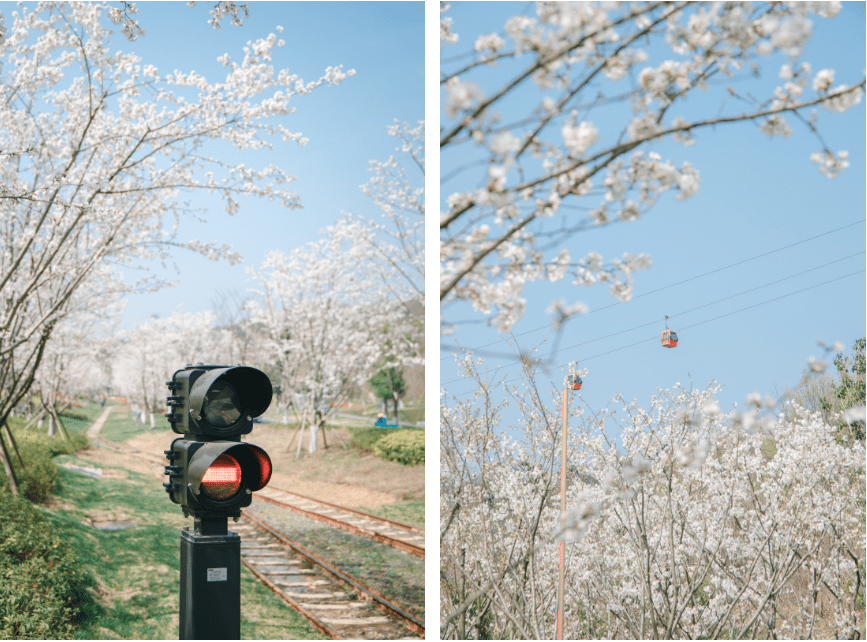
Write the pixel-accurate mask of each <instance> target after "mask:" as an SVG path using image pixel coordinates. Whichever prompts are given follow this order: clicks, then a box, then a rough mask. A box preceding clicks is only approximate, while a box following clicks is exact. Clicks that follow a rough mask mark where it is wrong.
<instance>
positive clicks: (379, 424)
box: [373, 417, 400, 428]
mask: <svg viewBox="0 0 867 642" xmlns="http://www.w3.org/2000/svg"><path fill="white" fill-rule="evenodd" d="M373 425H374V426H375V427H376V428H399V427H400V426H399V425H398V424H389V423H388V422H387V420H386V418H385V417H380V418H379V419H377V420H376V423H375V424H373Z"/></svg>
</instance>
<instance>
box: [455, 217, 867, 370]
mask: <svg viewBox="0 0 867 642" xmlns="http://www.w3.org/2000/svg"><path fill="white" fill-rule="evenodd" d="M865 220H867V219H863V218H862V219H861V220H859V221H855V222H854V223H849V224H848V225H844V226H843V227H838V228H836V229H834V230H829V231H827V232H822V233H821V234H817V235H816V236H811V237H810V238H807V239H803V240H801V241H796V242H795V243H792V244H790V245H785V246H783V247H779V248H777V249H776V250H770V251H768V252H764V253H763V254H757V255H756V256H752V257H750V258H748V259H743V260H742V261H738V262H736V263H732V264H731V265H726V266H725V267H721V268H716V269H715V270H711V271H710V272H705V273H704V274H699V275H697V276H693V277H690V278H688V279H684V280H683V281H678V282H677V283H672V284H670V285H665V286H663V287H661V288H657V289H656V290H651V291H650V292H645V293H643V294H639V295H637V296H634V297H632V299H631V300H632V301H634V300H635V299H640V298H641V297H644V296H649V295H651V294H656V293H657V292H662V291H663V290H667V289H669V288H673V287H675V286H678V285H683V284H684V283H689V282H690V281H695V280H696V279H701V278H704V277H706V276H710V275H711V274H716V273H717V272H722V271H723V270H728V269H729V268H733V267H737V266H738V265H743V264H744V263H749V262H750V261H755V260H756V259H760V258H762V257H765V256H769V255H771V254H775V253H777V252H782V251H783V250H788V249H789V248H792V247H795V246H797V245H801V244H803V243H807V242H809V241H813V240H815V239H817V238H821V237H823V236H827V235H828V234H833V233H834V232H839V231H840V230H845V229H846V228H849V227H852V226H854V225H858V224H860V223H863V222H864V221H865ZM617 305H622V303H621V302H620V301H616V302H614V303H611V304H609V305H606V306H603V307H601V308H596V309H595V310H591V311H590V312H588V313H587V314H582V315H581V316H588V315H590V314H593V313H594V312H601V311H602V310H607V309H608V308H613V307H614V306H617ZM549 326H550V324H547V323H546V324H545V325H542V326H539V327H538V328H533V329H532V330H527V331H525V332H522V333H521V334H515V335H512V337H513V338H517V337H523V336H524V335H527V334H531V333H533V332H538V331H539V330H544V329H546V328H548V327H549ZM503 341H505V339H497V340H496V341H493V342H491V343H486V344H485V345H482V346H477V347H475V348H472V350H473V351H475V350H481V349H482V348H487V347H490V346H492V345H496V344H497V343H502V342H503ZM579 345H580V344H579ZM447 349H452V347H451V346H444V345H441V346H440V350H447ZM449 356H450V355H447V356H445V357H440V361H445V360H446V359H448V358H449Z"/></svg>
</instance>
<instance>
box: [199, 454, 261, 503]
mask: <svg viewBox="0 0 867 642" xmlns="http://www.w3.org/2000/svg"><path fill="white" fill-rule="evenodd" d="M266 457H267V455H266ZM269 465H270V461H269ZM269 474H270V471H269ZM240 487H241V465H240V464H239V463H238V461H237V460H236V459H235V458H234V457H232V456H230V455H225V454H223V455H220V456H219V457H217V458H216V459H215V460H214V463H213V464H211V465H210V466H209V467H208V470H206V471H205V475H204V477H202V489H203V490H204V491H205V492H206V493H207V494H208V495H210V496H211V497H213V498H214V499H228V498H229V497H232V496H233V495H234V494H235V493H237V492H238V489H239V488H240Z"/></svg>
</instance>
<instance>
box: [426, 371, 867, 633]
mask: <svg viewBox="0 0 867 642" xmlns="http://www.w3.org/2000/svg"><path fill="white" fill-rule="evenodd" d="M462 366H463V368H464V374H465V376H467V377H469V378H471V379H473V380H474V381H475V382H476V384H477V387H478V390H477V392H476V393H475V396H474V397H473V398H472V399H470V400H467V401H463V402H453V403H451V402H449V400H447V399H446V398H445V396H443V399H442V403H441V417H442V428H441V450H442V464H441V489H440V493H441V508H440V515H441V520H442V522H441V536H440V550H441V560H442V562H441V564H442V569H441V591H442V598H441V630H440V635H441V637H442V638H443V639H446V638H454V639H472V638H490V639H514V638H533V639H550V638H551V637H553V636H554V634H555V627H556V613H557V577H558V575H557V574H558V542H559V541H560V540H565V541H566V542H568V544H567V547H566V559H565V564H566V583H565V585H566V595H565V618H564V628H563V639H582V638H607V639H624V638H635V639H662V638H666V639H670V638H689V639H704V638H720V637H722V638H731V639H740V638H743V637H752V638H755V637H759V638H764V639H771V638H788V639H792V638H819V639H821V638H825V639H829V638H831V639H852V638H853V637H857V636H858V635H859V630H860V631H863V626H864V560H865V558H864V550H865V524H864V517H863V507H864V484H865V476H864V474H865V473H864V460H865V450H864V444H863V443H862V442H860V441H857V440H856V441H855V442H854V443H850V444H842V443H840V440H838V439H837V438H836V428H835V426H834V425H833V423H830V424H829V423H826V422H825V421H824V420H823V418H822V415H821V414H820V413H818V412H809V411H807V410H805V409H803V408H800V407H797V406H794V405H793V406H790V407H788V408H787V409H785V410H784V412H782V413H780V414H779V415H778V416H776V417H775V416H774V414H773V412H772V409H773V405H774V404H773V402H771V401H770V398H766V399H765V400H762V398H761V396H760V395H758V394H752V395H749V397H748V399H747V403H746V405H745V409H744V410H738V409H735V410H734V411H732V412H730V413H728V414H724V413H722V412H721V411H720V408H719V404H718V403H717V402H716V400H715V399H714V395H715V393H716V392H717V391H718V390H719V386H717V385H715V384H713V383H712V384H711V385H710V386H709V387H708V389H707V390H704V391H699V390H693V389H686V388H684V387H683V386H681V385H680V384H675V385H674V386H673V387H672V389H670V390H662V391H660V392H659V394H658V395H657V396H656V397H654V398H653V399H652V401H651V405H650V408H649V409H645V408H644V407H638V404H637V403H636V402H635V401H632V402H626V401H625V400H624V399H622V398H617V399H615V403H616V404H618V405H619V406H620V408H617V409H615V408H612V407H611V406H609V407H608V408H605V409H602V410H601V411H598V412H590V411H589V409H588V408H586V407H575V406H577V405H578V404H575V403H573V407H572V410H571V412H570V413H569V426H570V429H569V433H568V461H569V464H568V471H569V472H568V479H569V486H568V487H567V491H566V499H567V506H568V508H567V511H566V512H565V513H563V514H561V513H560V508H559V503H560V502H559V497H558V495H559V479H558V477H559V457H558V446H559V429H560V416H559V415H560V412H559V410H560V400H559V391H552V394H551V399H550V401H546V400H545V395H544V394H543V393H542V392H541V391H540V390H538V388H537V386H536V384H535V379H534V376H533V372H532V371H531V370H529V369H527V368H525V370H524V380H523V383H522V384H521V387H520V388H519V387H515V386H511V387H509V389H508V390H507V393H508V394H507V399H505V400H503V401H501V402H499V405H498V404H497V403H495V401H494V400H493V396H494V395H492V393H493V391H494V389H495V388H497V387H498V386H497V384H496V383H494V382H493V381H492V380H491V379H490V378H489V377H488V376H487V375H485V374H484V373H480V372H479V371H478V369H477V362H474V361H473V360H472V358H471V357H465V358H464V360H463V362H462ZM496 397H497V398H499V397H500V395H499V394H498V395H496ZM510 402H511V403H516V404H517V405H518V408H519V410H520V416H521V419H520V425H518V426H513V427H512V426H510V427H508V428H511V429H512V431H510V432H509V431H506V430H504V429H505V428H507V427H506V426H504V425H502V421H501V419H500V415H499V413H500V411H501V410H502V404H506V403H510ZM860 410H861V414H862V415H863V406H862V407H861V409H860ZM849 421H854V419H851V418H850V419H849ZM516 432H517V433H518V435H516V434H515V433H516ZM613 434H618V435H619V437H617V438H615V437H613V436H612V435H613ZM516 437H517V438H516Z"/></svg>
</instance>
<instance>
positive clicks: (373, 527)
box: [95, 438, 424, 640]
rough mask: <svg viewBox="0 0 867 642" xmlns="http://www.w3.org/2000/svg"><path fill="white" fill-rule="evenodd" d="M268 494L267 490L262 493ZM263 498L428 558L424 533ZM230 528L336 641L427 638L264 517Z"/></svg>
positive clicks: (288, 494) (305, 500)
mask: <svg viewBox="0 0 867 642" xmlns="http://www.w3.org/2000/svg"><path fill="white" fill-rule="evenodd" d="M95 441H97V442H98V443H99V445H100V446H102V447H105V448H109V449H111V450H114V451H117V452H122V453H125V454H131V455H134V456H136V457H139V458H140V459H143V460H146V461H147V462H148V463H150V464H153V465H154V466H159V467H160V468H162V467H164V466H165V464H166V460H165V459H164V458H161V457H159V456H157V455H154V454H153V453H150V452H145V451H141V450H137V449H133V448H128V447H122V446H120V445H118V444H113V443H108V442H106V441H104V440H102V439H99V438H96V439H95ZM263 490H265V489H263ZM256 497H257V498H258V499H262V500H265V501H266V502H267V503H270V504H273V505H275V506H278V507H281V508H283V509H285V510H289V511H292V512H295V513H298V514H301V515H303V516H305V517H307V518H310V519H313V520H316V521H319V522H321V523H325V524H327V525H329V526H331V527H334V528H338V529H340V530H343V531H346V532H349V533H352V534H354V535H358V536H362V537H366V538H369V539H372V540H375V541H378V542H380V543H382V544H386V545H388V546H391V547H392V548H395V549H398V550H402V551H405V552H407V553H409V554H411V555H414V556H416V557H420V558H422V559H424V531H423V530H422V529H419V528H415V527H413V526H408V525H406V524H400V523H399V522H394V521H391V520H387V519H384V518H381V517H377V516H374V515H369V514H367V513H363V512H361V511H356V510H354V509H351V508H345V507H342V506H338V505H336V504H331V503H328V502H323V501H321V500H317V499H314V498H312V497H307V496H304V495H301V494H299V493H294V492H292V491H287V490H284V489H280V488H274V487H268V492H267V493H263V491H258V492H257V493H256ZM229 529H230V530H233V531H236V532H238V534H239V535H240V536H241V562H242V563H243V564H244V565H245V566H246V567H247V568H248V569H249V570H250V571H251V572H252V573H253V575H255V576H256V578H257V579H258V580H259V581H260V582H262V583H263V584H265V585H266V586H267V587H268V588H270V589H271V590H272V591H273V592H274V593H275V594H276V595H277V596H278V597H280V598H281V599H282V600H283V601H284V602H285V603H286V604H287V605H288V606H289V607H290V608H292V609H293V610H295V611H297V612H298V613H299V614H301V615H302V616H303V617H304V618H305V619H307V620H308V621H309V622H310V623H311V625H312V626H314V628H316V629H317V630H319V631H320V632H321V633H323V634H324V635H327V636H329V637H331V638H333V639H370V640H376V639H402V638H406V639H423V638H424V619H423V618H420V617H418V616H416V615H414V614H413V613H410V612H409V611H407V610H406V609H405V608H403V607H401V606H400V605H398V604H395V603H394V602H392V601H391V600H389V599H388V598H386V597H385V596H384V595H382V594H381V593H379V592H377V591H376V590H375V589H373V588H371V587H369V586H367V585H365V584H364V583H363V582H361V581H360V580H358V579H357V578H354V577H353V576H351V575H350V574H349V573H347V572H345V571H342V570H340V569H338V568H337V567H335V566H333V565H331V564H329V563H328V562H327V561H325V560H323V559H321V558H320V557H318V556H317V555H316V554H315V553H313V552H311V551H309V550H307V549H306V548H305V547H304V546H302V545H301V544H299V543H298V542H294V541H293V540H291V539H290V538H289V537H288V536H287V535H286V534H284V533H282V532H281V531H280V530H278V529H277V528H275V527H274V526H273V525H271V524H269V523H267V522H266V521H264V520H263V519H261V518H260V517H257V516H255V515H252V514H251V513H250V512H248V511H243V516H242V518H241V521H239V522H238V523H230V524H229Z"/></svg>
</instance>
